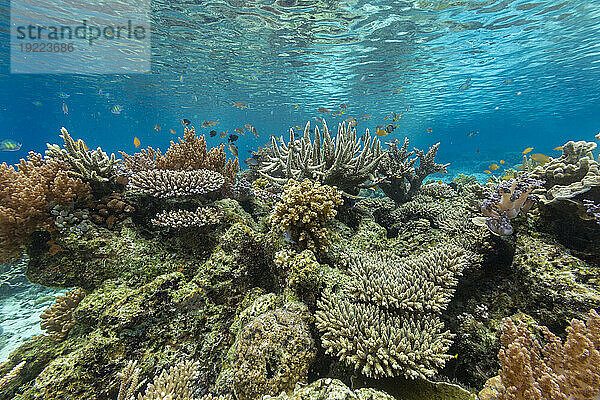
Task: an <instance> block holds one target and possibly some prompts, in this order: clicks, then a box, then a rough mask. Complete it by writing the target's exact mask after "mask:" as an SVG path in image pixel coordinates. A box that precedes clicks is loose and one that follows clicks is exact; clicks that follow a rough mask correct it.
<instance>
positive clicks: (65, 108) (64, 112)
mask: <svg viewBox="0 0 600 400" xmlns="http://www.w3.org/2000/svg"><path fill="white" fill-rule="evenodd" d="M62 112H63V114H68V113H69V107H68V106H67V103H62Z"/></svg>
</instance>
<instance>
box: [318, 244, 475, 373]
mask: <svg viewBox="0 0 600 400" xmlns="http://www.w3.org/2000/svg"><path fill="white" fill-rule="evenodd" d="M389 258H390V255H389V254H381V255H377V256H373V255H370V256H366V255H365V256H362V257H358V258H357V257H356V256H354V257H352V261H351V267H350V275H351V277H352V278H351V281H350V282H351V283H350V284H349V285H348V286H347V287H346V291H347V293H346V295H345V296H344V295H341V296H338V295H335V294H333V293H331V292H327V293H326V294H325V295H324V296H323V297H322V299H321V301H320V302H319V310H318V311H317V313H316V314H315V317H316V320H317V327H318V328H319V329H320V330H321V331H322V332H323V337H322V341H323V346H324V347H326V348H327V352H328V353H331V354H335V355H337V356H338V357H340V360H341V361H344V362H346V363H347V364H349V365H351V366H353V367H354V368H355V369H356V370H358V371H360V372H361V373H362V374H364V375H366V376H368V377H385V376H387V377H393V376H398V375H404V376H406V377H407V378H413V379H414V378H426V377H431V376H433V375H434V374H435V372H436V370H437V368H439V367H442V366H443V365H444V363H445V361H446V360H448V359H450V358H451V356H449V355H447V354H445V353H446V352H447V350H448V348H449V347H450V344H451V338H452V335H451V334H450V332H449V331H442V330H443V328H444V325H443V323H442V322H441V321H440V320H439V318H438V316H437V314H438V313H439V312H440V311H441V310H443V309H445V308H446V306H447V304H448V301H449V298H450V296H451V294H452V292H453V287H454V286H455V285H456V283H457V280H456V276H457V275H459V274H460V273H461V272H462V269H463V268H464V267H465V266H466V265H467V264H468V256H467V254H466V252H465V251H464V250H462V249H460V248H458V247H454V246H442V247H440V248H438V249H436V250H431V251H429V252H428V253H425V254H423V255H421V256H419V257H416V258H414V259H407V260H394V259H392V260H389V261H386V259H389ZM415 278H417V280H415ZM420 279H422V280H420Z"/></svg>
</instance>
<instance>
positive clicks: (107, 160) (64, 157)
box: [46, 127, 118, 182]
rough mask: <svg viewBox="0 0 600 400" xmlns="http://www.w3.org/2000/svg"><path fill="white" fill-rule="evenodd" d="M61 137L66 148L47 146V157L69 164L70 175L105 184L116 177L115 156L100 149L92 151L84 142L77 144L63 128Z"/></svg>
mask: <svg viewBox="0 0 600 400" xmlns="http://www.w3.org/2000/svg"><path fill="white" fill-rule="evenodd" d="M60 131H61V133H62V134H61V135H60V137H61V138H63V140H64V141H65V148H64V149H61V148H60V146H59V145H57V144H49V143H48V144H47V146H48V150H46V156H48V157H50V158H55V159H57V160H61V161H64V162H67V163H68V164H69V165H70V166H71V170H70V171H69V174H70V175H71V176H74V177H77V178H81V179H83V180H87V181H98V182H105V181H108V180H110V179H112V178H114V177H115V165H116V164H117V162H118V160H116V159H115V155H114V154H111V155H110V157H109V156H108V155H107V154H106V153H105V152H103V151H102V149H101V148H100V147H98V148H97V149H96V150H93V151H90V150H88V149H87V147H86V145H85V143H84V142H83V140H81V139H79V140H78V141H77V142H75V140H74V139H73V138H72V137H71V135H69V132H68V131H67V130H66V129H65V128H64V127H63V128H61V130H60Z"/></svg>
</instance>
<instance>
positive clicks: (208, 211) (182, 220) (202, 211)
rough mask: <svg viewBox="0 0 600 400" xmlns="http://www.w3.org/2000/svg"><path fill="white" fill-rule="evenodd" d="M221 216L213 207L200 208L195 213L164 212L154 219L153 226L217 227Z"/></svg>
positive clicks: (184, 211)
mask: <svg viewBox="0 0 600 400" xmlns="http://www.w3.org/2000/svg"><path fill="white" fill-rule="evenodd" d="M220 219H221V214H220V213H219V212H218V211H217V210H215V209H214V208H211V207H198V208H197V209H196V210H195V211H187V210H174V211H162V212H160V213H158V215H157V216H156V217H155V218H153V219H152V221H151V222H152V224H154V225H157V226H162V227H165V228H176V229H177V228H190V227H202V226H206V225H215V224H218V223H219V222H220Z"/></svg>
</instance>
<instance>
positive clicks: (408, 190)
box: [377, 138, 450, 203]
mask: <svg viewBox="0 0 600 400" xmlns="http://www.w3.org/2000/svg"><path fill="white" fill-rule="evenodd" d="M387 145H388V147H389V149H388V151H386V152H385V153H384V157H383V158H382V160H381V162H380V164H379V168H378V170H377V173H378V175H379V178H378V180H377V182H378V184H379V187H380V188H381V190H383V192H384V193H385V194H386V195H387V196H388V197H389V198H391V199H392V200H394V201H395V202H397V203H403V202H405V201H408V200H410V198H412V197H413V196H415V195H416V194H417V193H418V192H419V189H420V188H421V185H422V184H423V179H425V178H426V177H427V176H429V175H431V174H435V173H445V172H446V168H447V167H448V165H450V164H437V163H436V162H435V156H436V155H437V150H438V148H439V147H440V144H439V143H436V144H434V145H433V146H431V147H430V148H429V151H427V154H425V153H424V152H423V151H422V150H419V149H416V148H415V149H414V150H413V151H411V152H408V150H407V149H408V138H405V139H404V143H403V144H402V147H400V148H398V141H397V140H395V141H393V142H391V143H387ZM415 154H416V157H414V158H410V157H412V156H413V155H415ZM417 161H419V165H418V166H415V163H416V162H417Z"/></svg>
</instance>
